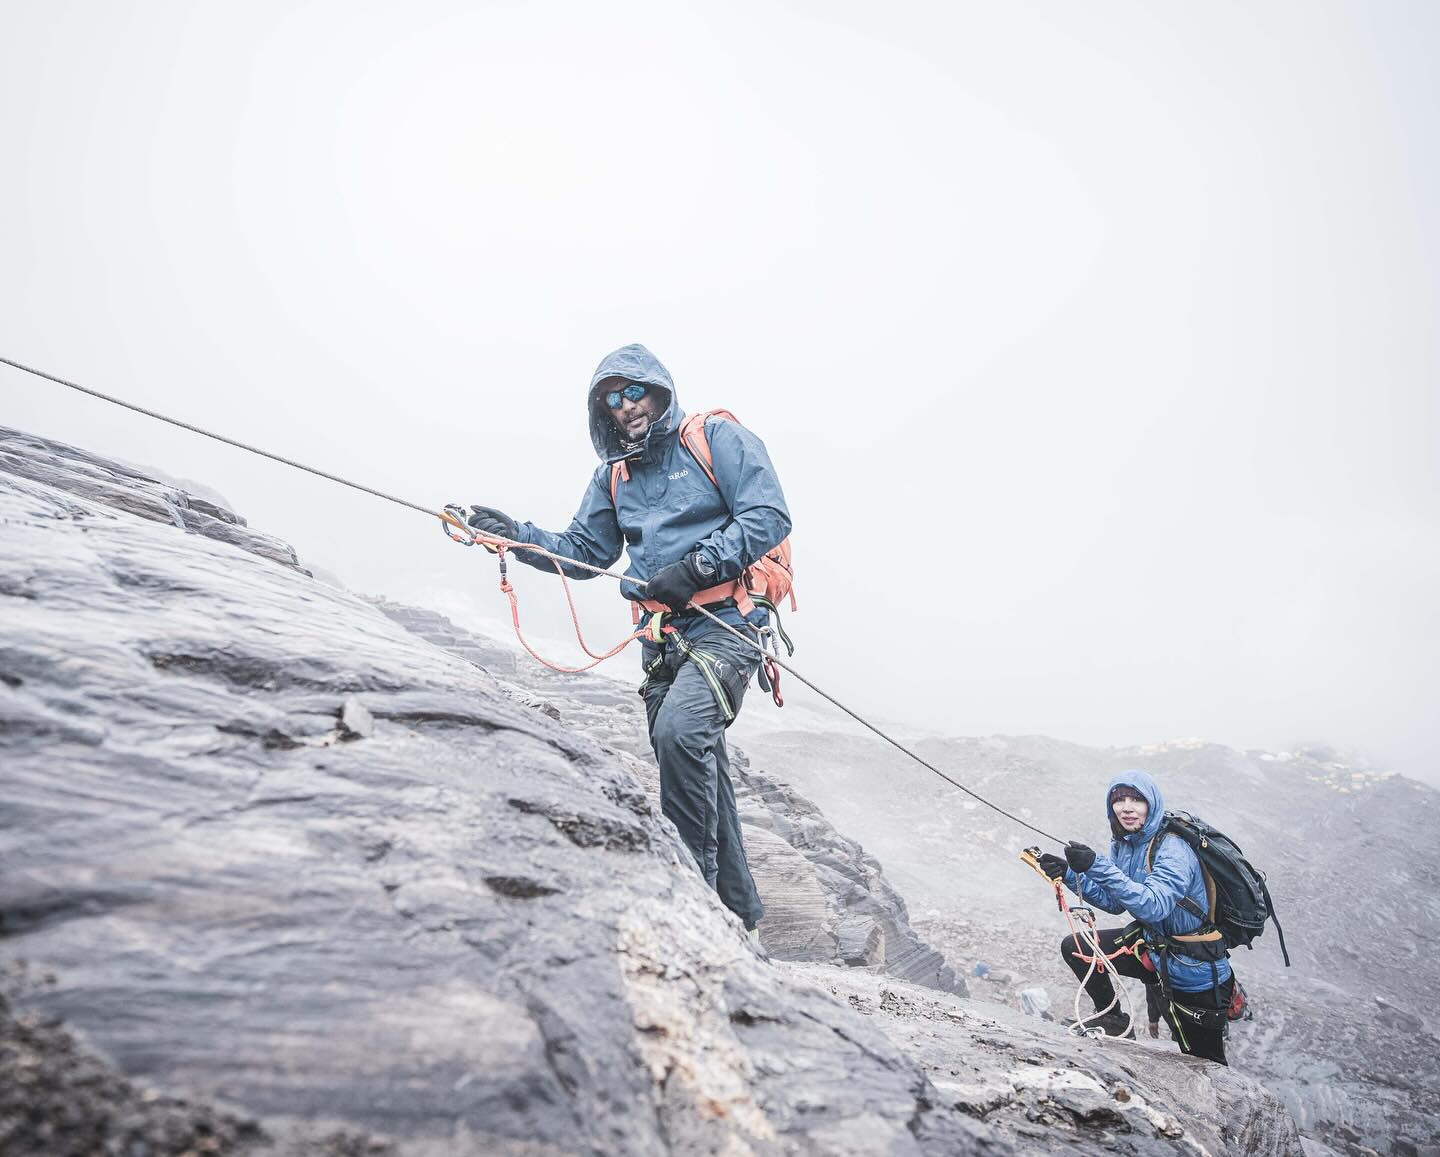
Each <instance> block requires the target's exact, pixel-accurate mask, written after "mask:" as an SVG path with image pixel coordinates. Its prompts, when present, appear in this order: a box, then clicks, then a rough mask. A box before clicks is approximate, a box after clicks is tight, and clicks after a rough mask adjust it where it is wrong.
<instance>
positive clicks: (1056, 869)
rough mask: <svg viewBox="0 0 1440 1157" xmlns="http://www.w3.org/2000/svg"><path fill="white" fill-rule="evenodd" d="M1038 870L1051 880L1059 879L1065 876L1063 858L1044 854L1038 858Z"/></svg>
mask: <svg viewBox="0 0 1440 1157" xmlns="http://www.w3.org/2000/svg"><path fill="white" fill-rule="evenodd" d="M1040 870H1041V871H1042V872H1044V873H1045V874H1046V875H1047V876H1049V877H1050V878H1051V879H1052V880H1059V879H1061V878H1062V877H1063V876H1064V875H1065V857H1064V856H1057V855H1055V854H1054V853H1053V852H1046V853H1045V854H1044V855H1042V856H1041V857H1040Z"/></svg>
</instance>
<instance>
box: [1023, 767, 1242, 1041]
mask: <svg viewBox="0 0 1440 1157" xmlns="http://www.w3.org/2000/svg"><path fill="white" fill-rule="evenodd" d="M1105 818H1106V820H1107V821H1108V823H1109V825H1110V833H1111V836H1112V837H1113V838H1112V840H1111V843H1110V854H1109V855H1105V854H1103V853H1098V852H1095V851H1093V850H1092V849H1091V848H1088V847H1086V846H1085V845H1084V844H1079V843H1074V842H1072V843H1070V844H1069V845H1067V846H1066V848H1065V855H1064V856H1063V857H1061V856H1057V855H1053V854H1046V855H1042V856H1041V857H1040V858H1039V860H1040V866H1041V868H1042V869H1043V870H1044V871H1045V872H1046V874H1047V875H1049V876H1050V877H1051V878H1052V879H1057V880H1058V879H1064V881H1065V883H1066V885H1067V886H1068V887H1069V888H1070V890H1071V891H1072V892H1076V893H1078V894H1079V895H1080V896H1081V897H1082V898H1083V899H1084V900H1085V901H1086V903H1089V904H1093V905H1094V906H1095V907H1097V908H1100V909H1103V910H1104V911H1106V912H1109V913H1112V914H1115V915H1118V914H1120V913H1122V912H1128V913H1129V914H1130V915H1131V916H1133V917H1134V919H1135V924H1132V925H1130V926H1129V927H1127V928H1110V929H1102V930H1101V931H1100V933H1099V938H1100V945H1101V948H1102V949H1103V950H1104V951H1105V952H1106V953H1107V954H1108V953H1110V952H1114V951H1115V950H1116V948H1117V947H1119V946H1120V945H1122V944H1126V943H1131V942H1133V940H1134V939H1135V938H1136V934H1137V933H1139V932H1141V931H1143V934H1144V937H1145V940H1146V941H1147V942H1148V943H1149V944H1150V945H1152V946H1156V947H1158V946H1159V945H1161V944H1163V945H1164V949H1163V950H1161V951H1156V952H1153V953H1146V954H1145V956H1146V957H1147V958H1148V962H1149V966H1148V967H1147V964H1146V963H1143V962H1142V959H1140V958H1137V957H1136V956H1134V955H1123V956H1118V957H1116V958H1115V959H1114V960H1113V961H1111V963H1110V965H1108V966H1107V971H1105V972H1100V971H1098V970H1096V971H1095V972H1094V973H1092V974H1091V976H1090V980H1089V982H1088V983H1087V984H1086V989H1085V991H1086V992H1087V994H1088V995H1089V996H1090V999H1091V1000H1092V1001H1094V1002H1095V1009H1096V1011H1097V1012H1098V1011H1099V1010H1100V1009H1103V1008H1106V1007H1108V1006H1109V1005H1110V1004H1111V1003H1112V1002H1113V1001H1114V999H1115V990H1114V986H1113V985H1112V984H1111V982H1110V974H1109V971H1108V969H1109V968H1112V967H1113V968H1114V969H1115V971H1116V972H1118V973H1119V974H1120V975H1121V976H1129V977H1132V978H1134V979H1137V980H1142V981H1144V982H1145V983H1146V984H1147V985H1149V984H1156V985H1160V986H1161V988H1162V990H1163V991H1164V994H1165V999H1164V1001H1163V1002H1162V1004H1163V1010H1164V1016H1165V1020H1166V1022H1167V1023H1168V1024H1169V1026H1170V1031H1171V1033H1172V1035H1173V1036H1174V1037H1175V1039H1176V1041H1178V1042H1179V1044H1180V1051H1181V1052H1184V1053H1189V1054H1190V1055H1192V1056H1198V1057H1204V1058H1205V1059H1207V1060H1211V1061H1215V1062H1217V1063H1219V1064H1222V1065H1223V1064H1225V1063H1226V1060H1225V1035H1226V1025H1227V1020H1226V1012H1227V1010H1228V1008H1229V1006H1230V997H1231V995H1232V989H1233V984H1234V981H1233V977H1232V974H1231V970H1230V961H1229V960H1228V959H1226V956H1225V952H1224V947H1223V941H1219V942H1218V943H1217V942H1216V941H1214V940H1210V941H1205V942H1201V941H1193V940H1192V941H1187V940H1185V939H1183V938H1184V937H1187V936H1193V935H1195V934H1197V932H1200V931H1201V929H1202V926H1204V925H1205V924H1206V921H1207V915H1206V914H1207V911H1208V903H1209V901H1208V898H1207V895H1206V889H1205V878H1204V875H1203V874H1202V872H1201V870H1200V859H1199V857H1198V856H1196V854H1195V852H1194V850H1193V849H1192V848H1191V847H1190V845H1189V844H1187V843H1186V842H1185V841H1184V840H1183V839H1180V838H1179V837H1177V836H1171V837H1170V838H1168V839H1162V840H1161V841H1160V843H1159V844H1158V846H1157V848H1156V852H1155V855H1154V863H1153V867H1150V868H1147V866H1146V861H1147V856H1146V853H1147V850H1148V849H1149V847H1150V844H1151V841H1153V840H1154V839H1155V838H1156V837H1157V836H1159V834H1160V829H1161V828H1162V826H1163V825H1164V822H1165V801H1164V799H1163V797H1162V796H1161V794H1160V787H1159V785H1158V784H1156V782H1155V781H1154V779H1152V778H1151V777H1150V776H1149V775H1148V774H1146V773H1145V772H1143V771H1125V772H1121V773H1120V774H1119V775H1116V776H1114V777H1113V778H1112V779H1111V780H1110V784H1109V786H1108V787H1107V788H1106V791H1105ZM1137 925H1138V927H1137ZM1177 937H1180V938H1181V939H1178V940H1177V939H1176V938H1177ZM1082 953H1085V949H1084V948H1083V947H1082V946H1081V945H1079V944H1077V943H1076V942H1075V937H1074V936H1067V937H1065V939H1064V940H1063V941H1061V944H1060V954H1061V957H1062V958H1063V959H1064V961H1065V963H1066V964H1068V965H1069V966H1070V968H1071V970H1072V971H1073V972H1074V973H1075V976H1076V977H1077V979H1082V980H1083V979H1084V977H1085V974H1086V973H1087V971H1089V969H1090V964H1089V962H1088V961H1086V960H1082V959H1080V956H1081V955H1082ZM1157 967H1158V968H1160V969H1163V970H1164V974H1163V975H1161V974H1160V973H1158V972H1156V971H1154V969H1155V968H1157ZM1088 1023H1089V1024H1091V1025H1094V1026H1097V1027H1099V1028H1102V1029H1104V1030H1105V1032H1106V1033H1107V1034H1109V1035H1111V1036H1117V1035H1120V1034H1122V1033H1124V1035H1127V1036H1133V1035H1134V1033H1133V1029H1131V1028H1130V1027H1129V1026H1128V1021H1127V1018H1126V1016H1125V1014H1124V1013H1123V1012H1121V1011H1119V1010H1112V1011H1111V1012H1108V1013H1106V1014H1104V1015H1103V1016H1100V1017H1098V1018H1096V1019H1093V1020H1090V1021H1089V1022H1088ZM1127 1030H1128V1031H1127Z"/></svg>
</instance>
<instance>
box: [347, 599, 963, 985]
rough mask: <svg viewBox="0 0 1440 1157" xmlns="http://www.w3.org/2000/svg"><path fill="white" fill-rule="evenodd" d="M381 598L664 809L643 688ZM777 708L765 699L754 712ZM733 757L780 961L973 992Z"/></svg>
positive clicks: (775, 785)
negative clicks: (578, 739)
mask: <svg viewBox="0 0 1440 1157" xmlns="http://www.w3.org/2000/svg"><path fill="white" fill-rule="evenodd" d="M371 601H372V602H373V603H374V605H375V606H376V607H378V608H379V609H380V610H381V611H383V612H384V613H385V614H386V615H387V616H388V617H390V618H391V619H393V620H394V621H395V622H397V623H400V624H401V625H402V626H404V627H405V628H406V629H407V630H409V631H412V632H414V633H415V634H417V635H419V636H420V637H421V638H423V639H425V640H426V641H427V642H430V643H433V644H434V645H435V646H437V647H441V648H443V649H444V650H446V651H449V652H450V653H451V654H452V655H456V656H458V657H460V658H463V659H466V660H468V661H470V662H472V663H475V664H477V665H478V666H480V667H483V668H484V669H486V670H488V671H491V672H494V673H503V674H504V676H505V678H506V679H507V680H509V681H510V682H509V683H508V684H507V686H506V690H507V691H508V692H509V693H510V694H511V696H512V698H513V699H515V700H516V701H517V702H521V703H524V704H526V705H528V706H535V707H539V708H540V709H542V710H546V711H549V712H550V713H551V714H552V716H553V717H554V718H556V719H562V720H564V721H565V723H566V724H568V725H569V726H570V727H572V728H574V729H576V730H578V731H581V732H584V733H585V734H587V735H590V736H592V737H593V738H595V739H597V740H599V741H601V742H603V743H609V744H613V745H615V746H617V747H620V748H622V749H623V750H627V751H629V752H630V753H631V754H632V755H634V756H635V757H636V759H638V760H640V761H642V762H643V763H644V764H646V765H648V766H647V767H645V768H640V769H638V770H639V774H640V775H641V777H642V779H643V780H644V781H645V783H646V785H647V788H648V789H649V791H650V793H651V797H652V802H653V803H654V804H655V806H656V807H657V808H658V806H659V791H660V782H659V772H658V770H657V769H656V768H655V760H654V755H653V754H652V752H651V750H650V746H649V744H648V742H647V741H646V738H645V712H644V709H643V707H642V706H641V704H640V699H639V696H637V695H636V694H635V691H634V688H633V687H631V686H629V685H627V684H625V683H623V682H620V681H619V680H616V679H613V678H606V677H604V676H600V675H590V674H586V675H579V676H577V675H557V674H555V673H554V672H551V671H549V670H547V669H546V668H544V667H542V666H541V665H540V664H538V663H536V662H535V661H534V660H532V659H531V658H529V656H526V655H517V654H516V653H515V652H514V651H512V650H511V649H509V648H508V647H505V646H503V645H501V644H498V643H497V642H496V641H495V640H492V639H487V638H485V637H484V636H480V635H475V634H471V633H469V632H467V631H465V630H463V629H462V628H460V627H457V626H456V625H455V624H454V623H452V622H451V621H450V620H449V619H447V618H446V617H444V616H443V615H439V614H436V613H435V612H433V611H427V610H424V609H422V608H419V607H411V606H405V605H404V604H400V603H393V602H390V601H388V600H385V599H375V600H371ZM637 682H638V679H637ZM755 698H756V699H757V700H758V699H760V698H761V697H760V696H758V695H757V696H755ZM768 709H769V704H768V703H764V702H756V703H754V704H752V705H749V706H747V708H746V710H752V711H764V710H768ZM730 751H731V777H732V778H733V779H734V781H735V795H736V800H737V803H738V805H739V809H740V819H741V822H742V824H743V825H744V837H745V845H746V850H747V852H748V855H749V859H750V868H751V871H752V873H753V874H754V876H755V882H756V886H757V887H758V888H759V890H760V897H761V899H762V900H763V901H764V903H765V919H764V920H762V921H761V923H760V938H761V942H762V943H763V944H764V946H765V950H766V951H767V952H768V953H769V954H770V955H771V956H774V957H776V958H778V959H780V960H812V961H819V962H824V963H831V964H843V965H847V966H850V967H875V968H880V969H883V971H885V972H887V973H889V974H890V975H893V976H896V977H899V978H900V979H903V980H910V981H913V982H915V983H917V984H928V985H931V986H933V987H936V988H940V989H942V990H944V991H946V992H953V993H959V994H961V995H964V993H965V991H966V988H965V981H964V979H963V978H962V977H959V976H956V974H955V971H954V969H952V968H951V967H950V966H949V965H948V964H947V963H946V962H945V957H944V956H943V955H942V954H941V953H939V952H937V951H936V950H935V949H934V948H932V947H931V946H930V945H928V944H926V943H925V942H924V941H923V940H922V939H921V938H920V937H919V936H918V935H917V934H916V932H915V930H914V929H913V928H911V926H910V919H909V914H908V911H907V909H906V906H905V901H904V899H903V898H902V897H901V896H900V894H899V893H898V892H897V891H896V890H895V889H894V888H893V887H891V886H890V883H889V881H888V880H887V879H886V878H885V873H884V870H883V869H882V868H881V865H880V862H879V861H878V860H877V859H875V857H874V856H870V855H867V854H866V852H865V850H864V849H863V848H862V847H861V846H860V845H859V844H857V843H856V842H855V841H854V840H851V839H848V838H847V837H845V836H844V835H842V834H841V833H840V832H838V831H836V830H835V827H834V825H833V824H831V823H830V821H829V820H827V819H826V818H825V816H824V814H823V813H822V812H821V811H820V809H819V808H817V807H816V806H815V805H814V804H812V803H810V801H809V800H807V799H805V797H804V796H802V795H800V794H799V793H798V792H797V791H795V789H794V788H792V787H790V786H788V785H786V784H784V783H781V782H779V781H778V780H776V779H774V778H772V777H770V776H768V775H765V774H764V773H763V772H761V771H757V770H756V769H755V768H754V767H753V766H752V764H751V761H750V760H749V759H748V758H747V756H746V754H745V752H744V751H743V750H742V749H740V748H739V747H737V746H736V745H735V744H734V743H733V742H732V743H731V745H730Z"/></svg>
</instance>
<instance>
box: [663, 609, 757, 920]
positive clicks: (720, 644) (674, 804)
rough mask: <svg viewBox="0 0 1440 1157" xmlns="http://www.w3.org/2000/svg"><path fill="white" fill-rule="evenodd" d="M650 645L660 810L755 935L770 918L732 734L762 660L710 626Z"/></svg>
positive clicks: (726, 902)
mask: <svg viewBox="0 0 1440 1157" xmlns="http://www.w3.org/2000/svg"><path fill="white" fill-rule="evenodd" d="M665 638H666V641H665V643H664V644H663V645H658V646H657V645H656V644H654V643H651V642H649V641H646V643H645V644H644V655H643V660H642V661H643V663H644V666H645V681H644V682H643V683H641V684H640V694H641V696H642V697H643V698H644V700H645V716H646V720H647V721H648V723H649V728H650V746H651V747H652V748H654V749H655V758H656V760H657V761H658V762H659V764H660V809H661V811H663V812H664V813H665V816H666V817H667V818H668V819H669V820H670V822H671V823H673V824H674V825H675V828H676V830H677V831H679V833H680V838H681V839H682V840H684V841H685V846H686V847H688V848H689V849H690V852H691V854H692V855H694V857H695V863H696V864H697V865H698V867H699V868H700V873H701V875H703V876H704V877H705V882H706V883H707V884H709V885H710V887H712V888H714V889H715V891H716V892H718V893H719V894H720V900H721V902H722V903H723V904H724V905H725V906H726V907H727V908H729V909H730V911H732V912H734V913H735V915H737V916H739V917H740V919H741V920H743V921H744V922H745V927H746V928H754V927H755V925H756V924H758V923H759V922H760V917H761V916H763V915H764V914H765V908H764V906H763V905H762V904H761V903H760V893H759V892H757V891H756V890H755V880H754V878H753V877H752V876H751V875H750V865H749V863H748V862H747V861H746V859H745V843H744V841H743V839H742V838H741V835H740V816H739V813H738V812H737V811H736V808H735V786H734V784H732V783H731V782H730V756H729V753H728V752H727V751H726V748H725V729H726V728H727V727H729V726H730V724H731V723H732V722H733V721H734V719H735V717H736V715H738V714H739V712H740V705H741V703H742V702H743V701H744V699H745V688H746V686H747V685H748V683H749V682H750V679H751V678H752V677H753V676H754V674H755V669H756V667H757V666H759V661H760V657H759V655H757V654H756V653H755V652H754V651H753V650H751V649H750V648H748V647H746V646H745V644H744V643H742V642H741V641H740V640H739V639H736V638H734V637H733V636H732V635H730V634H729V633H728V632H726V631H725V630H724V629H722V628H721V627H718V626H714V625H709V630H705V629H704V628H703V627H702V628H700V629H694V628H692V630H691V631H690V632H689V636H688V638H681V637H678V636H676V635H667V636H666V637H665Z"/></svg>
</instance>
